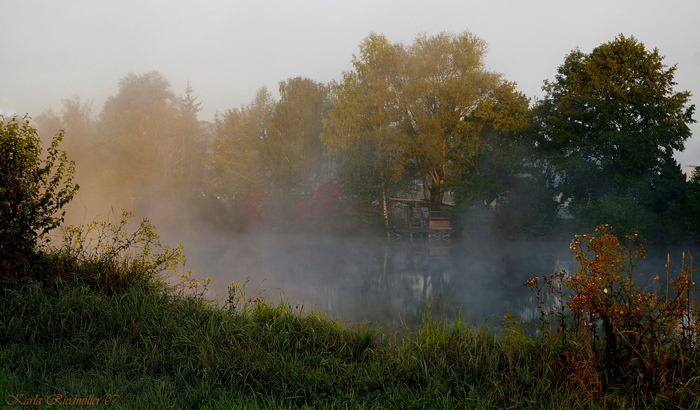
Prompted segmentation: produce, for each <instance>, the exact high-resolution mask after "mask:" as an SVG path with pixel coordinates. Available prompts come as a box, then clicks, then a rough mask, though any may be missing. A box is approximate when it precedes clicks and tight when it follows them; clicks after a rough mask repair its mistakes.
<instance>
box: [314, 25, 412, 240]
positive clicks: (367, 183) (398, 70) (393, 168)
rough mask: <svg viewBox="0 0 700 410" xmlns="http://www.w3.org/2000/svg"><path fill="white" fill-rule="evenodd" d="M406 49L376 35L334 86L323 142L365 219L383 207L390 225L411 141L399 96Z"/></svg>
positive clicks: (403, 176)
mask: <svg viewBox="0 0 700 410" xmlns="http://www.w3.org/2000/svg"><path fill="white" fill-rule="evenodd" d="M404 52H405V51H404V49H403V47H401V46H399V45H392V44H390V43H389V41H388V40H387V39H386V37H384V36H381V35H377V34H370V35H369V36H368V37H367V38H366V39H365V40H364V41H363V42H362V44H361V45H360V56H359V57H354V58H353V67H354V71H350V72H346V73H343V80H342V82H340V83H333V84H332V85H331V89H332V98H333V102H332V108H331V110H330V111H329V120H328V121H327V123H326V127H325V129H324V131H323V133H322V135H321V139H322V140H323V142H324V143H325V144H326V146H327V147H328V149H329V150H330V152H331V153H332V154H334V157H335V158H336V161H337V164H338V169H339V175H340V178H341V181H342V183H343V185H344V188H345V189H346V190H348V191H349V194H350V195H351V196H352V197H355V198H356V199H357V200H358V202H359V208H360V212H359V213H360V214H361V215H367V214H370V213H371V212H370V209H372V207H373V203H375V202H376V203H377V204H379V206H380V208H381V210H382V218H383V221H384V224H385V226H387V227H388V226H389V213H390V205H389V198H390V197H391V196H394V195H396V194H397V193H399V192H402V191H404V190H405V187H406V183H407V179H406V178H405V176H406V174H405V172H404V170H405V164H406V162H407V161H406V158H407V157H406V155H405V153H404V152H403V139H404V138H405V136H404V134H403V133H402V130H401V128H400V126H399V121H400V119H401V117H400V115H401V114H400V110H399V95H398V93H396V92H394V90H396V89H397V88H398V87H399V84H400V83H401V82H402V81H404V80H405V78H406V77H405V75H404V70H405V66H404V64H405V58H404V56H403V54H404Z"/></svg>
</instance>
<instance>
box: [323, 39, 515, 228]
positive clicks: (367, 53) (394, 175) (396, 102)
mask: <svg viewBox="0 0 700 410" xmlns="http://www.w3.org/2000/svg"><path fill="white" fill-rule="evenodd" d="M486 49H487V47H486V43H485V42H484V41H483V40H481V39H480V38H478V37H477V36H475V35H473V34H471V33H469V32H465V33H462V34H459V35H455V34H449V33H440V34H438V35H435V36H427V35H420V36H418V37H417V38H416V40H415V41H414V42H413V44H411V45H404V44H401V43H397V44H392V43H390V42H389V41H388V40H387V39H386V37H384V36H383V35H378V34H370V35H369V36H368V37H367V38H366V39H365V40H364V41H363V42H362V44H361V45H360V55H359V56H356V57H354V58H353V70H352V71H349V72H346V73H344V74H343V80H342V81H341V82H339V83H336V84H334V85H333V97H334V101H333V102H334V104H333V108H332V110H331V112H330V120H329V122H328V124H327V127H326V131H325V133H324V136H323V139H324V141H325V142H326V144H327V145H328V146H329V147H330V148H331V150H332V151H333V152H336V153H338V154H342V155H339V158H342V160H340V164H339V165H340V166H341V174H342V173H345V174H353V173H354V174H358V177H359V175H363V176H364V177H363V180H364V182H365V183H370V182H371V183H372V184H373V186H374V187H375V191H376V194H375V200H376V201H378V202H379V203H380V204H382V208H383V212H384V217H385V221H388V219H387V218H388V209H387V205H386V198H387V196H389V195H391V194H395V193H397V192H398V191H400V188H401V187H402V186H404V185H403V184H401V181H403V180H406V179H407V177H410V178H415V179H420V180H422V181H423V195H424V197H425V199H430V200H433V201H442V199H443V196H444V193H445V183H446V181H447V176H448V175H449V174H450V172H451V168H452V165H453V164H452V159H453V158H455V157H456V156H455V155H453V153H454V151H455V150H457V149H460V148H461V147H464V146H465V144H463V143H460V141H463V140H464V139H465V138H474V137H478V135H475V134H474V133H470V132H468V131H467V130H466V128H465V121H466V120H467V119H468V118H469V117H470V116H471V115H472V114H473V113H474V112H475V111H476V110H477V108H478V107H479V106H480V105H481V104H483V103H484V102H486V101H488V100H489V99H490V98H492V97H493V95H494V92H495V90H497V89H498V88H499V86H501V84H502V83H503V81H502V80H501V76H500V75H499V74H497V73H494V72H492V71H489V70H487V69H486V67H485V64H484V57H485V54H486ZM353 170H354V172H353Z"/></svg>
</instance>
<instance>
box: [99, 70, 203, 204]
mask: <svg viewBox="0 0 700 410" xmlns="http://www.w3.org/2000/svg"><path fill="white" fill-rule="evenodd" d="M200 106H201V104H200V103H198V102H197V101H196V97H195V96H194V95H193V91H192V88H191V87H190V86H189V84H188V85H187V88H186V90H185V96H184V97H177V96H176V95H175V94H174V93H173V91H172V90H171V88H170V83H169V81H168V80H167V79H165V78H164V77H163V76H162V75H161V74H160V73H158V72H157V71H153V72H149V73H145V74H142V75H135V74H133V73H130V74H129V75H127V76H126V77H124V78H123V79H122V80H121V81H120V82H119V92H118V93H117V94H116V95H114V96H112V97H109V98H108V99H107V101H106V102H105V105H104V108H103V110H102V112H101V114H100V120H99V126H98V131H97V145H98V151H99V155H100V156H101V159H102V161H103V164H107V165H108V166H107V167H102V169H103V170H104V171H103V175H101V176H100V179H101V181H102V185H103V186H108V187H109V189H108V190H107V191H106V194H107V195H108V196H109V197H111V198H110V205H113V204H114V203H115V202H116V203H119V202H121V203H122V205H126V206H128V207H129V208H130V209H136V210H138V209H139V208H142V207H145V206H152V205H156V206H157V207H159V208H161V210H164V209H163V208H164V207H166V206H167V207H168V208H170V207H171V206H173V205H175V206H176V207H177V206H183V205H185V204H188V203H189V202H190V201H191V200H194V198H197V197H198V195H197V194H198V193H201V190H200V187H201V186H202V173H201V172H200V169H201V162H202V158H203V155H204V142H205V141H204V139H203V138H202V137H201V134H203V132H204V131H203V130H202V127H201V125H200V124H199V122H198V121H197V112H198V111H199V110H200ZM107 195H105V196H107ZM124 202H127V203H126V204H124Z"/></svg>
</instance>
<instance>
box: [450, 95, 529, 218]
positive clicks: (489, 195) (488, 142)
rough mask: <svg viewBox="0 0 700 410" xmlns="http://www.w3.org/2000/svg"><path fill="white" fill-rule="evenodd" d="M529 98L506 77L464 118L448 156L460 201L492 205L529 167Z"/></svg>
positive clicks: (505, 195) (451, 179)
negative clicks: (527, 141) (527, 136)
mask: <svg viewBox="0 0 700 410" xmlns="http://www.w3.org/2000/svg"><path fill="white" fill-rule="evenodd" d="M530 123H531V121H530V109H529V100H528V98H527V97H525V95H523V94H522V93H520V92H518V91H517V90H516V88H515V84H514V83H510V82H503V83H502V84H501V85H500V86H499V87H498V88H496V89H495V90H493V92H492V93H491V94H490V95H489V96H488V97H487V98H486V99H485V100H484V101H482V102H481V103H480V104H479V105H478V106H477V107H476V108H475V109H474V110H473V111H472V112H471V113H470V114H469V115H468V116H466V117H465V118H464V120H463V121H461V122H460V123H459V131H458V132H459V133H461V134H463V137H461V138H457V139H456V141H455V143H454V149H453V150H452V152H451V155H450V156H449V157H448V161H449V163H450V167H451V169H452V172H451V174H450V175H448V177H447V180H446V184H447V187H448V188H449V189H450V190H451V191H452V194H453V198H454V199H455V201H456V202H457V203H458V204H465V205H467V206H472V205H475V204H480V205H490V204H492V203H494V202H499V200H502V199H505V198H506V197H507V196H508V189H509V187H511V186H512V185H513V184H514V183H515V180H516V179H518V178H522V174H523V173H525V172H526V169H525V168H527V165H528V164H527V161H525V159H526V156H527V149H526V147H525V144H526V142H525V141H524V134H525V133H526V132H527V130H528V128H529V127H530Z"/></svg>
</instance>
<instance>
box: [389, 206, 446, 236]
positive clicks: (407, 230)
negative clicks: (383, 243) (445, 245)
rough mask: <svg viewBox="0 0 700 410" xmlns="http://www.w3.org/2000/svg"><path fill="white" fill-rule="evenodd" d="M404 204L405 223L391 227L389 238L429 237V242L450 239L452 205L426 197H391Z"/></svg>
mask: <svg viewBox="0 0 700 410" xmlns="http://www.w3.org/2000/svg"><path fill="white" fill-rule="evenodd" d="M390 199H391V200H392V201H395V202H399V203H400V204H401V205H403V211H404V219H403V224H402V225H400V226H397V227H393V228H391V229H389V233H388V235H389V239H390V240H398V239H401V238H408V239H409V241H413V240H414V239H419V238H427V239H428V242H446V241H449V240H450V235H451V234H452V227H451V226H450V217H449V216H448V215H447V212H445V211H446V210H447V208H449V207H452V206H451V205H448V204H445V203H442V202H434V201H428V200H425V199H409V198H390Z"/></svg>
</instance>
